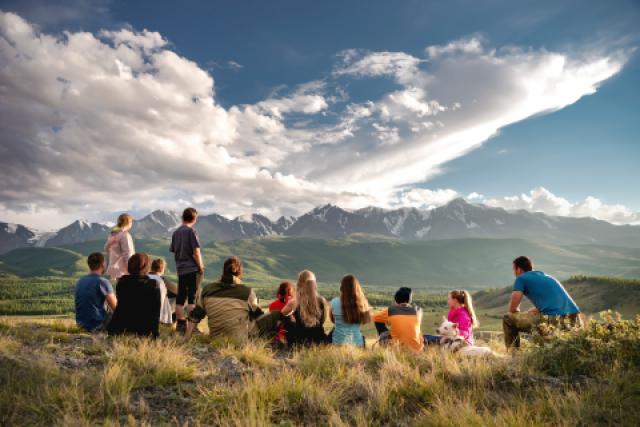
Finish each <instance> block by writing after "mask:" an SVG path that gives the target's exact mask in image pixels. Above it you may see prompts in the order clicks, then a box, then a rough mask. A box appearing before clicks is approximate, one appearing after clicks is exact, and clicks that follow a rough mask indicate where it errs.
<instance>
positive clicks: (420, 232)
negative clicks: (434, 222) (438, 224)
mask: <svg viewBox="0 0 640 427" xmlns="http://www.w3.org/2000/svg"><path fill="white" fill-rule="evenodd" d="M429 230H431V226H428V227H424V228H423V229H421V230H418V231H416V237H418V238H422V237H424V236H426V235H427V233H429Z"/></svg>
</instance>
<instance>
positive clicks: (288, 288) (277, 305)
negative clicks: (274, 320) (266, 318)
mask: <svg viewBox="0 0 640 427" xmlns="http://www.w3.org/2000/svg"><path fill="white" fill-rule="evenodd" d="M295 294H296V292H295V290H294V289H293V285H292V284H291V283H289V282H282V283H280V286H278V290H277V291H276V298H278V299H276V300H275V301H274V302H272V303H271V304H269V311H273V310H278V311H282V308H283V307H284V306H285V305H287V303H288V302H289V300H290V299H291V298H293V297H294V296H295ZM272 341H273V342H281V343H286V342H287V336H286V334H285V332H284V324H283V325H280V331H279V332H278V335H276V336H275V337H274V338H273V340H272Z"/></svg>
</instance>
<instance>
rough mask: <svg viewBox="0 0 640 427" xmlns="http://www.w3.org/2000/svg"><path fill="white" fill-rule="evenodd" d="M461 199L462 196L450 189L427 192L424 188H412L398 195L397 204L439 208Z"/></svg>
mask: <svg viewBox="0 0 640 427" xmlns="http://www.w3.org/2000/svg"><path fill="white" fill-rule="evenodd" d="M459 197H462V194H460V193H459V192H457V191H455V190H451V189H446V190H443V189H438V190H429V189H425V188H414V189H412V190H409V191H407V192H404V193H402V194H401V195H400V200H399V203H400V205H402V206H411V207H422V206H431V205H435V206H441V205H445V204H447V203H449V202H450V201H452V200H453V199H457V198H459Z"/></svg>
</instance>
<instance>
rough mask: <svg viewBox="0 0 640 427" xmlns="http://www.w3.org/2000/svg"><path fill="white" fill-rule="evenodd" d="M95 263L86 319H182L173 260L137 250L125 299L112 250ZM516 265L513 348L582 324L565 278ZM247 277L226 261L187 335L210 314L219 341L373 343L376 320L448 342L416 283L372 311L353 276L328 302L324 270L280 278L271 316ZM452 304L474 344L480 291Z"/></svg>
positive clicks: (130, 326) (423, 342)
mask: <svg viewBox="0 0 640 427" xmlns="http://www.w3.org/2000/svg"><path fill="white" fill-rule="evenodd" d="M88 264H89V267H90V269H91V273H90V274H89V275H87V276H84V277H83V278H81V279H80V280H79V281H78V283H77V285H76V289H75V302H76V322H77V323H78V325H80V326H82V327H83V328H85V329H86V330H88V331H106V332H108V333H109V334H110V335H113V334H123V333H127V334H134V335H138V336H151V337H154V338H155V337H157V336H158V333H159V325H160V324H161V323H164V324H168V325H171V324H173V319H172V311H171V310H172V309H171V302H170V296H172V295H173V296H175V292H174V291H175V290H176V289H175V285H174V284H172V283H171V282H170V281H168V280H166V279H163V278H162V277H161V276H162V274H163V272H164V268H165V264H164V261H163V260H160V259H158V260H155V261H154V262H153V263H150V260H149V257H148V256H147V255H146V254H144V253H137V254H135V255H133V256H132V257H131V258H130V259H129V261H128V274H126V275H123V276H121V277H120V278H119V279H118V282H117V285H116V291H115V295H114V292H113V288H112V286H111V283H109V281H107V280H106V279H104V278H102V274H103V273H104V270H105V258H104V255H103V254H102V253H99V252H96V253H93V254H91V255H90V256H89V259H88ZM150 270H151V271H150ZM513 271H514V275H515V276H516V281H515V283H514V290H513V293H512V296H511V304H510V307H509V314H507V315H505V316H504V319H503V329H504V339H505V345H506V347H507V348H510V347H519V345H520V340H519V332H520V331H526V332H531V330H532V329H533V328H535V327H536V326H537V325H538V324H540V323H541V322H543V321H544V322H547V323H556V324H561V325H563V326H564V325H567V321H568V323H569V324H570V325H571V326H579V325H580V323H581V320H580V316H579V314H580V311H579V309H578V307H577V305H576V304H575V303H574V302H573V300H572V299H571V297H570V296H569V295H568V294H567V292H566V290H565V289H564V287H563V286H562V285H561V284H560V283H559V282H558V281H557V280H556V279H554V278H553V277H551V276H548V275H545V274H544V273H542V272H540V271H533V263H532V262H531V260H530V259H529V258H527V257H519V258H517V259H515V260H514V261H513ZM242 274H243V269H242V262H241V261H240V259H239V258H237V257H233V258H229V259H227V260H226V261H225V262H224V265H223V271H222V276H221V277H220V279H218V280H216V281H215V282H212V283H209V284H207V285H205V286H204V287H202V288H201V289H200V290H199V292H198V293H197V296H196V301H195V306H194V308H193V310H191V311H190V312H189V313H188V316H187V319H188V325H187V328H186V337H187V338H188V337H190V336H191V335H192V334H193V333H194V331H196V330H197V325H198V324H199V323H200V322H201V321H202V320H203V319H204V318H205V317H207V319H208V326H209V335H210V336H211V338H220V337H233V338H236V339H238V340H240V341H244V340H246V339H248V338H251V337H261V338H264V339H268V340H272V341H273V342H274V343H278V344H279V345H287V346H289V347H293V346H297V345H317V344H336V345H351V346H359V347H363V346H365V339H364V336H363V335H362V332H361V330H360V327H361V325H365V324H368V323H371V322H374V324H375V327H376V330H377V332H378V334H379V340H378V342H380V343H381V344H398V345H400V346H401V347H403V348H405V349H407V350H410V351H414V352H421V351H422V350H423V348H424V347H425V346H428V345H437V344H439V341H440V337H439V336H435V335H423V334H422V332H421V323H422V309H421V308H420V307H417V306H412V305H411V301H412V290H411V289H410V288H408V287H401V288H400V289H398V291H397V292H396V294H395V304H393V305H391V306H389V307H388V308H386V309H384V310H382V311H380V312H378V313H375V314H373V315H371V307H370V306H369V302H368V301H367V298H366V297H365V295H364V293H363V291H362V288H361V286H360V283H359V282H358V280H357V279H356V277H355V276H353V275H346V276H344V277H343V278H342V281H341V283H340V296H339V297H338V298H334V299H333V300H331V302H330V303H327V301H326V300H325V299H324V298H322V297H321V296H320V295H319V293H318V288H317V284H316V277H315V275H314V274H313V273H312V272H310V271H307V270H305V271H302V272H301V273H300V274H299V275H298V279H297V281H296V284H295V287H294V286H293V285H292V284H291V283H289V282H283V283H281V284H280V286H279V287H278V290H277V295H276V296H277V299H276V300H275V301H274V302H272V303H271V304H270V306H269V311H268V312H264V311H263V310H262V309H261V307H260V305H259V300H258V296H257V295H256V293H255V292H254V291H253V290H252V289H251V288H250V287H248V286H246V285H245V284H244V283H243V282H242V280H241V278H242ZM523 296H527V297H528V298H529V299H530V300H531V301H532V302H533V303H534V305H535V307H534V308H533V309H531V310H529V311H528V312H526V313H520V312H519V311H520V309H519V307H520V302H521V301H522V297H523ZM447 302H448V306H449V312H448V316H447V317H448V320H449V321H450V322H452V323H454V324H456V326H457V328H458V330H459V335H460V336H462V337H463V338H464V339H465V340H466V341H467V343H468V344H469V345H473V344H474V338H473V328H474V327H476V326H477V325H478V320H477V316H476V314H475V312H474V309H473V302H472V298H471V295H470V294H469V292H467V291H464V290H463V291H457V290H456V291H452V292H450V293H449V297H448V301H447ZM327 319H330V321H331V323H332V324H333V328H332V329H331V332H330V333H329V334H327V333H326V331H325V322H326V320H327Z"/></svg>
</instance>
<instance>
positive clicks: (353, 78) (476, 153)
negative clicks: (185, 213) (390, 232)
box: [0, 0, 640, 228]
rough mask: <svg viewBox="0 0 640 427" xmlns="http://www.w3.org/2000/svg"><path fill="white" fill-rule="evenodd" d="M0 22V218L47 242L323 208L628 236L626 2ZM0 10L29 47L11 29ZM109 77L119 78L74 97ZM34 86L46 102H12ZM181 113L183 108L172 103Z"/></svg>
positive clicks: (135, 13) (32, 5) (138, 11)
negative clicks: (96, 232) (592, 225)
mask: <svg viewBox="0 0 640 427" xmlns="http://www.w3.org/2000/svg"><path fill="white" fill-rule="evenodd" d="M0 10H1V11H2V12H3V13H4V22H3V26H2V27H0V37H4V39H5V40H8V44H7V45H6V46H7V47H5V48H4V56H3V57H0V60H3V61H4V65H3V66H0V72H2V74H0V79H1V80H0V83H4V84H5V86H7V87H8V88H9V93H10V94H11V97H10V98H11V101H12V102H11V106H9V104H6V105H0V106H1V107H3V109H5V111H8V110H11V114H7V115H5V119H4V121H3V120H2V119H1V118H0V130H2V131H3V133H4V134H5V135H8V137H7V138H6V139H5V141H4V142H0V144H2V145H0V149H3V151H2V152H3V158H4V159H5V162H6V164H2V160H0V164H2V166H5V168H3V170H4V171H5V172H0V220H10V221H14V222H21V223H24V224H27V225H32V226H36V227H39V228H47V225H49V224H51V227H49V228H53V227H57V226H62V225H64V223H65V221H68V220H69V219H71V218H74V217H77V216H78V215H80V216H83V217H85V218H87V219H92V220H108V219H109V218H111V217H113V216H114V215H115V214H116V213H118V212H121V211H130V212H134V214H138V216H139V215H142V214H144V213H146V212H149V211H150V210H153V209H154V208H159V209H175V210H181V209H182V208H183V207H184V206H186V205H195V206H197V207H198V208H199V209H200V210H203V211H205V212H214V211H215V212H218V213H221V214H225V215H231V216H234V215H241V214H244V213H249V212H259V213H263V214H267V215H268V216H270V217H272V218H273V217H276V216H278V215H279V214H289V215H299V214H301V213H303V212H305V211H306V210H308V209H310V208H311V207H313V206H315V205H317V204H322V203H326V202H331V203H334V204H338V205H340V206H343V207H345V208H358V207H363V206H366V205H379V206H383V207H388V208H391V207H395V206H416V207H420V208H428V207H430V206H436V205H439V204H442V203H446V201H448V200H450V199H451V198H453V197H456V196H460V195H462V196H465V197H467V198H468V199H469V200H471V201H474V202H483V201H484V202H485V203H488V204H491V205H494V206H502V207H505V208H511V209H513V208H525V209H530V210H535V211H543V212H546V213H548V214H551V215H570V216H594V217H597V218H602V219H606V220H609V221H613V222H616V223H639V222H640V214H639V213H638V211H640V199H639V198H638V196H637V194H638V192H637V183H638V182H640V171H639V168H638V167H637V164H638V160H640V143H639V142H640V141H639V140H638V136H637V135H638V134H639V132H638V131H640V124H639V123H640V120H637V117H638V112H639V111H640V109H639V107H640V105H639V104H640V101H639V100H640V96H639V95H640V94H639V93H638V92H639V88H640V59H639V55H638V52H637V51H634V49H635V48H636V47H637V46H639V45H640V4H639V3H638V2H637V1H617V2H602V1H522V2H512V1H451V2H442V1H431V2H418V1H404V2H403V1H396V2H388V1H367V2H361V1H349V2H344V1H342V2H337V1H335V2H334V1H325V2H299V1H272V2H264V1H249V2H217V1H215V2H211V1H191V2H188V3H186V4H183V3H180V4H178V3H175V2H168V1H153V2H152V1H140V0H138V1H135V2H118V1H113V2H108V1H100V2H91V1H74V0H67V1H61V2H56V1H53V2H50V1H46V2H45V1H19V2H18V1H4V2H3V3H2V5H0ZM7 13H14V14H15V19H18V20H20V22H23V23H24V25H27V26H31V28H32V29H33V30H32V31H33V34H31V35H25V34H24V33H20V34H18V33H16V32H15V31H16V30H15V28H16V26H15V21H13V19H14V18H11V17H13V16H14V15H11V17H9V18H8V16H9V15H7ZM145 30H147V32H146V33H145V32H144V31H145ZM81 31H85V32H88V33H89V34H91V37H93V39H92V40H84V39H82V37H80V32H81ZM65 32H66V33H65ZM69 35H75V37H71V38H70V37H69ZM40 36H47V37H49V38H50V40H51V43H52V44H49V45H48V46H49V48H48V49H46V48H45V45H46V43H45V42H43V41H42V39H41V40H40V42H39V43H41V44H42V47H43V48H42V49H36V48H34V46H33V43H34V41H35V40H36V39H38V37H40ZM81 39H82V40H81ZM56 40H57V43H56ZM70 40H76V42H73V43H72V42H71V41H70ZM8 46H11V48H12V49H16V51H15V52H14V51H11V52H10V51H9V50H10V49H9V47H8ZM51 46H55V48H52V47H51ZM119 47H120V48H121V49H120V50H119V51H118V50H117V49H118V48H119ZM124 47H127V48H128V49H129V50H130V52H126V53H123V51H122V49H123V48H124ZM429 47H431V48H430V49H431V50H429ZM83 49H84V50H83ZM109 49H113V50H112V51H108V50H109ZM103 50H104V51H105V52H104V55H102V54H101V55H92V54H91V52H96V51H99V52H102V51H103ZM0 52H2V48H1V47H0ZM164 52H173V53H175V58H174V57H171V58H169V57H168V56H167V55H165V53H164ZM20 55H22V57H27V56H29V57H30V58H31V59H30V60H29V62H25V61H22V62H19V60H16V59H15V58H16V57H18V56H20ZM56 55H57V57H56ZM83 55H86V61H85V60H82V61H80V60H78V58H79V57H83ZM119 55H120V56H119ZM114 58H119V59H114ZM12 61H13V62H12ZM92 61H93V62H92ZM114 61H117V63H118V64H124V67H125V68H127V67H129V68H127V70H131V71H130V72H129V71H126V70H125V71H123V70H124V69H123V68H122V67H121V68H119V71H118V73H119V74H117V77H118V78H119V79H121V80H120V81H114V82H112V83H111V84H113V85H114V86H112V87H111V89H105V87H97V86H95V82H96V81H97V80H96V79H97V77H96V76H103V75H110V74H109V73H111V72H112V71H113V64H114ZM127 61H130V62H127ZM141 61H142V62H141ZM36 62H40V65H39V66H37V65H36V64H35V63H36ZM7 64H8V65H7ZM44 64H49V65H44ZM51 64H54V65H51ZM145 64H152V65H153V67H146V66H145ZM3 67H4V68H3ZM21 67H22V68H21ZM48 67H51V68H50V70H51V72H50V73H46V72H45V71H43V68H44V69H45V70H47V69H49V68H48ZM163 67H164V68H163ZM16 70H20V71H19V72H18V71H16ZM163 70H164V71H166V73H165V72H163ZM207 75H208V77H207ZM26 76H28V78H27V77H26ZM143 77H144V78H143ZM145 79H146V80H145ZM154 79H155V82H154V85H151V83H149V82H150V81H151V80H154ZM208 79H211V81H209V80H208ZM125 81H126V85H129V86H127V88H124V86H122V85H123V84H125ZM25 82H28V83H25ZM39 85H41V87H42V88H43V90H42V92H43V93H46V94H47V96H50V97H51V98H47V99H44V98H45V96H44V95H43V96H38V95H36V94H35V93H34V91H33V90H31V89H30V88H37V87H40V86H39ZM56 85H59V86H60V87H59V88H58V89H56V90H58V92H55V91H53V89H51V93H49V89H50V88H52V87H54V86H56ZM44 88H47V90H45V89H44ZM207 88H209V89H210V91H209V90H208V89H207ZM120 91H121V92H120ZM154 91H156V92H154ZM129 94H133V96H131V97H129V96H128V95H129ZM173 95H175V96H176V97H178V98H171V96H173ZM179 95H180V96H182V98H180V97H179ZM185 97H186V98H188V99H193V104H195V105H200V106H202V108H204V110H203V109H202V108H201V109H199V110H197V111H195V110H193V111H192V108H195V107H193V105H190V106H189V105H185V106H183V107H184V109H181V108H182V107H180V108H178V107H176V102H179V99H184V98H185ZM5 99H7V100H9V97H6V98H5ZM16 101H17V102H16ZM7 102H8V101H7ZM0 103H1V101H0ZM198 103H200V104H198ZM16 105H18V106H16ZM207 108H208V109H207ZM144 111H150V113H149V114H153V115H154V117H156V119H155V120H159V122H157V123H162V124H164V125H166V126H165V127H166V129H159V128H162V127H163V126H159V125H158V124H157V123H156V124H155V125H154V124H153V123H152V122H151V121H150V119H149V118H148V117H147V118H141V117H138V115H140V114H142V113H141V112H144ZM88 112H91V113H88ZM634 119H635V120H634ZM145 126H149V127H148V128H146V127H145ZM52 129H54V130H52ZM196 130H197V131H196ZM34 141H39V142H34ZM25 147H28V148H29V149H27V148H25ZM34 150H36V151H34ZM130 152H131V153H135V155H131V156H130V155H129V154H130ZM51 153H55V154H54V155H52V154H51ZM78 153H85V154H86V156H78ZM129 157H131V160H127V159H129ZM52 158H53V159H54V160H52ZM20 173H24V174H25V178H24V179H18V178H17V176H18V175H19V174H20ZM3 174H4V176H3ZM92 189H97V190H98V191H93V192H92V191H91V190H92ZM92 193H94V194H92ZM473 193H476V194H475V195H474V197H470V195H472V194H473ZM150 195H151V197H150ZM523 195H524V196H523ZM476 196H477V197H476ZM513 196H517V197H513Z"/></svg>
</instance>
